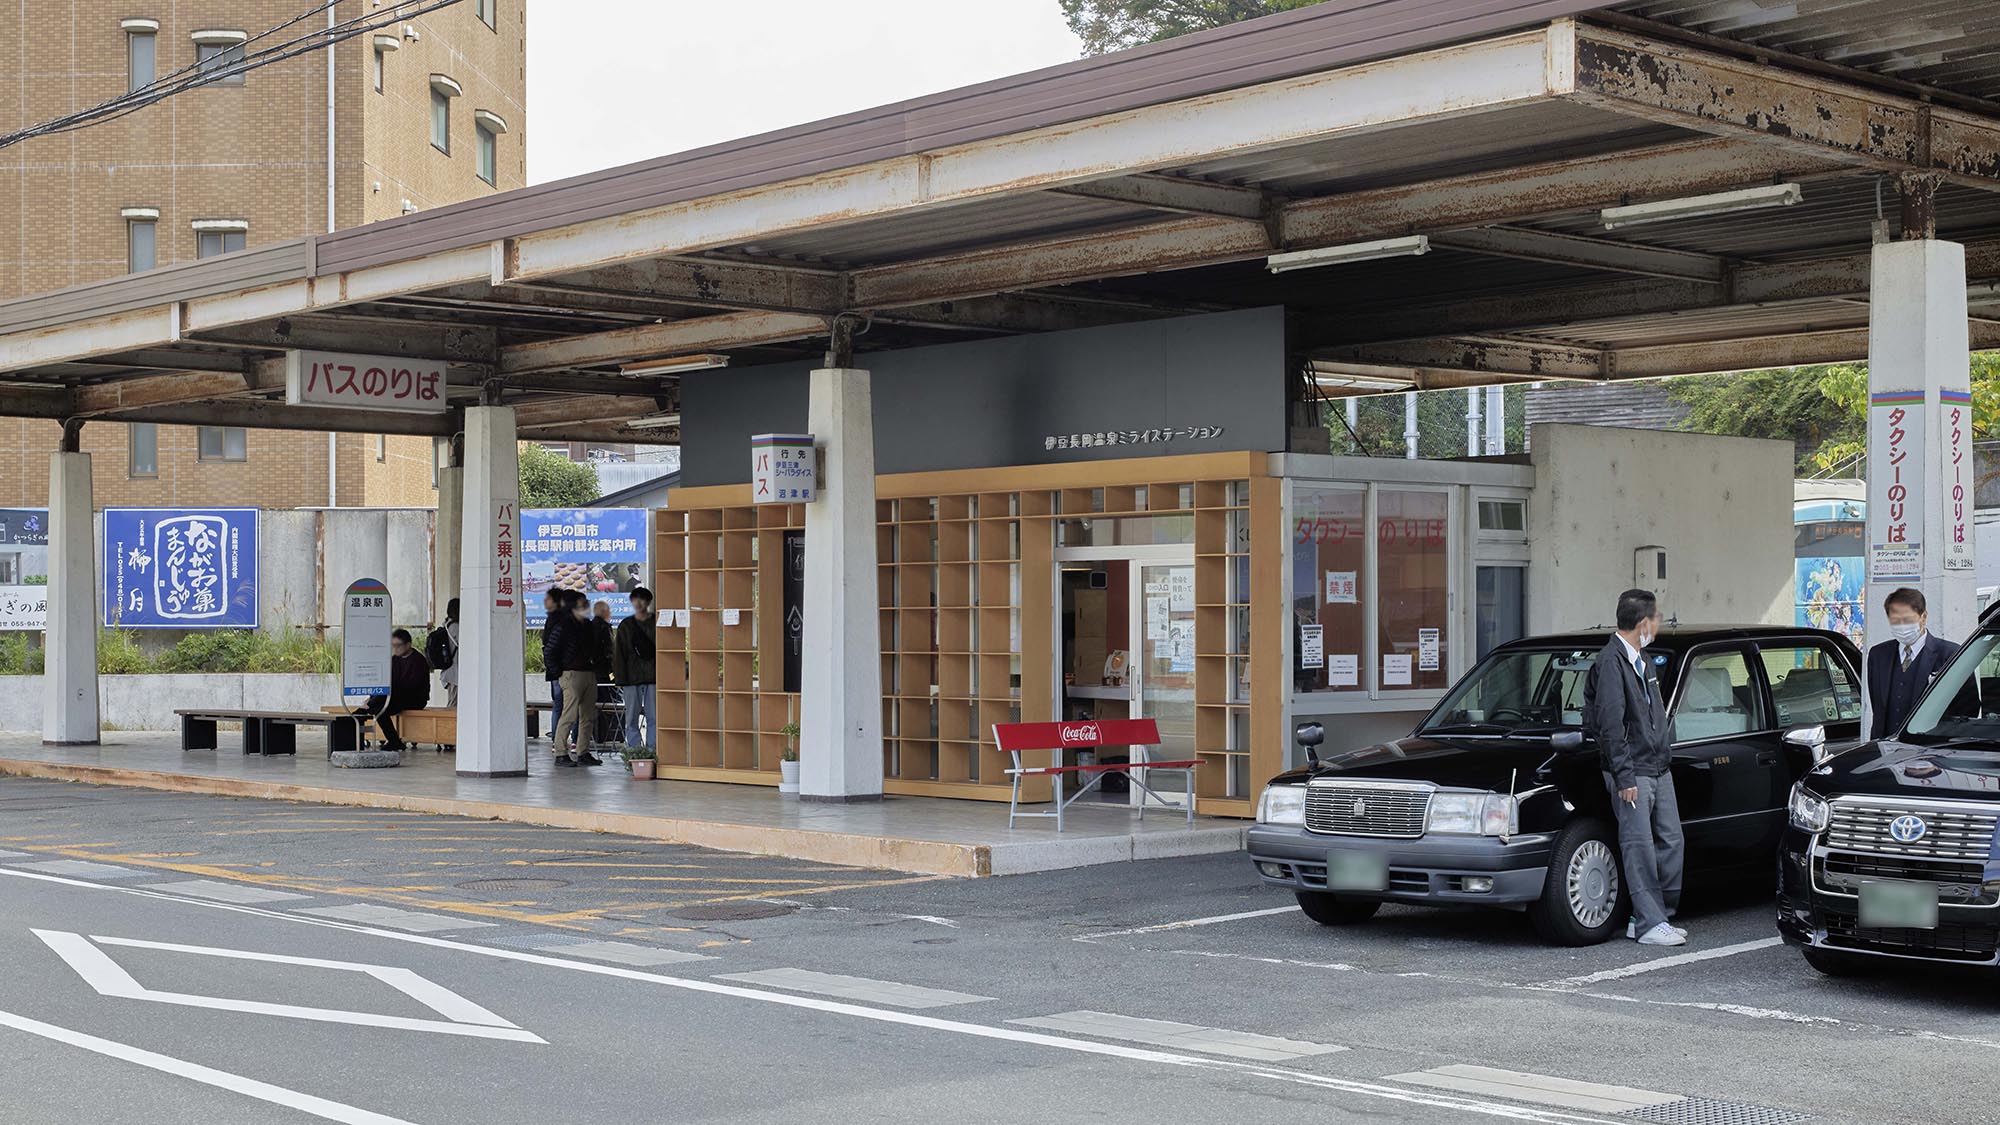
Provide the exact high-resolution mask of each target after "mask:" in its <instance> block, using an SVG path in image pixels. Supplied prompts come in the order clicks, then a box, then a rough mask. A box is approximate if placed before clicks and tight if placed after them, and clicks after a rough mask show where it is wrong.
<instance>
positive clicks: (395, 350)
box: [196, 313, 498, 365]
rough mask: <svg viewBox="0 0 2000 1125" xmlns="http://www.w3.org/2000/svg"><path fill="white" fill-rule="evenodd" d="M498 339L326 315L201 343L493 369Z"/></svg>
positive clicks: (227, 331)
mask: <svg viewBox="0 0 2000 1125" xmlns="http://www.w3.org/2000/svg"><path fill="white" fill-rule="evenodd" d="M497 338H498V337H497V335H496V334H495V332H494V331H493V329H491V328H467V327H462V326H454V325H440V324H425V323H420V322H416V321H391V322H383V321H379V320H368V321H356V320H352V319H348V318H343V317H341V316H339V315H338V314H326V313H322V314H318V315H314V316H310V317H307V316H294V317H282V318H274V319H272V320H267V321H260V322H257V323H253V324H239V325H235V326H232V327H229V328H216V329H212V330H209V331H206V332H203V333H201V335H200V339H199V340H198V341H196V342H197V343H199V344H201V345H204V346H208V347H214V346H217V345H227V346H230V347H240V348H254V349H257V350H259V351H285V350H287V349H290V348H306V349H313V350H324V351H342V352H365V353H368V354H371V355H399V356H408V357H410V358H411V359H430V360H441V361H443V362H446V363H465V364H487V365H490V364H491V363H492V362H493V359H494V352H495V350H496V340H497Z"/></svg>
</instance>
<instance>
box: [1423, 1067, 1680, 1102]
mask: <svg viewBox="0 0 2000 1125" xmlns="http://www.w3.org/2000/svg"><path fill="white" fill-rule="evenodd" d="M1385 1081H1389V1082H1410V1083H1414V1084H1416V1085H1419V1086H1435V1087H1437V1088H1439V1089H1443V1090H1456V1091H1458V1092H1459V1093H1463V1094H1488V1095H1491V1096H1493V1097H1498V1098H1511V1099H1513V1100H1515V1101H1523V1102H1535V1103H1538V1104H1541V1105H1552V1106H1555V1107H1557V1108H1559V1109H1577V1110H1584V1111H1586V1112H1590V1113H1628V1112H1630V1111H1632V1110H1635V1109H1647V1108H1650V1107H1653V1106H1662V1105H1671V1104H1673V1103H1674V1102H1684V1101H1686V1100H1687V1097H1686V1095H1683V1094H1661V1093H1656V1092H1655V1091H1652V1090H1635V1089H1633V1088H1632V1087H1630V1086H1606V1085H1603V1084H1601V1083H1597V1082H1578V1081H1575V1080H1573V1079H1569V1078H1552V1077H1550V1076H1549V1075H1546V1074H1526V1073H1523V1072H1521V1071H1518V1070H1500V1069H1498V1068H1497V1067H1490V1066H1440V1067H1434V1068H1432V1069H1430V1070H1424V1071H1418V1072H1416V1073H1414V1074H1392V1075H1390V1076H1389V1077H1388V1078H1387V1079H1385Z"/></svg>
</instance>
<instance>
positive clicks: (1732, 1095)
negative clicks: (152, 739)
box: [0, 780, 2000, 1125]
mask: <svg viewBox="0 0 2000 1125" xmlns="http://www.w3.org/2000/svg"><path fill="white" fill-rule="evenodd" d="M1769 913H1770V905H1769V902H1768V899H1767V897H1766V896H1764V895H1763V894H1762V893H1761V892H1760V891H1759V890H1758V889H1757V888H1754V887H1728V888H1713V889H1709V890H1708V893H1705V894H1701V895H1699V896H1697V897H1696V898H1695V899H1694V900H1693V901H1692V902H1690V903H1689V909H1688V910H1687V911H1686V912H1685V914H1684V920H1685V924H1686V925H1687V926H1688V927H1689V929H1690V930H1691V931H1692V932H1693V940H1692V942H1691V943H1690V945H1689V946H1688V947H1686V948H1685V949H1681V950H1656V949H1642V948H1640V947H1638V946H1636V945H1634V944H1631V943H1629V942H1622V941H1619V942H1612V943H1610V944H1607V945H1604V946H1599V947H1595V948H1591V949H1585V950H1552V949H1548V948H1545V947H1543V946H1541V945H1539V944H1538V943H1537V942H1536V940H1535V939H1534V937H1533V935H1532V934H1531V933H1530V932H1529V930H1528V928H1527V926H1526V924H1525V922H1524V921H1523V920H1522V919H1521V918H1520V917H1518V916H1515V915H1505V914H1484V913H1466V914H1447V913H1439V912H1430V911H1419V910H1406V909H1389V910H1385V911H1384V912H1383V913H1382V914H1380V915H1378V916H1377V918H1376V919H1375V920H1374V921H1372V922H1370V923H1367V924H1365V925H1362V926H1359V927H1353V928H1346V929H1338V930H1336V929H1328V928H1323V927H1320V926H1317V925H1314V924H1313V923H1311V922H1310V921H1308V920H1307V919H1305V918H1304V917H1303V916H1302V915H1300V914H1299V913H1298V912H1297V911H1296V910H1294V909H1290V908H1289V900H1288V899H1286V898H1285V897H1283V896H1281V895H1277V894H1275V893H1272V892H1268V891H1265V890H1263V889H1262V888H1260V887H1258V886H1257V885H1256V884H1255V882H1254V880H1253V879H1252V877H1251V875H1250V872H1249V870H1248V866H1247V864H1246V863H1245V862H1244V861H1243V860H1242V859H1241V858H1240V857H1203V858H1195V859H1186V860H1163V861H1156V862H1152V863H1146V864H1131V865H1121V866H1115V867H1100V868H1087V869H1082V870H1078V871H1072V872H1059V873H1052V874H1043V875H1032V876H1021V877H1015V878H1005V879H987V880H977V881H966V880H947V879H919V878H916V877H912V876H907V875H898V874H894V873H888V872H859V871H854V870H851V869H843V868H831V867H824V866H821V865H815V864H809V863H801V862H799V861H794V860H782V859H768V858H761V857H751V856H736V855H725V854H721V853H715V852H705V851H701V850H699V849H693V848H681V847H673V846H668V845H660V844H652V843H647V842H644V841H637V840H628V839H622V838H617V837H608V836H599V835H591V834H588V833H577V832H569V831H564V830H560V829H545V828H535V827H530V826H521V825H509V824H498V823H493V822H484V821H467V820H459V819H452V818H442V817H427V816H421V815H417V814H405V813H395V812H384V811H375V810H356V809H343V808H329V807H323V806H312V805H285V804H274V803H269V802H257V801H243V800H233V799H228V798H215V797H199V796H181V795H171V794H161V793H149V792H144V791H136V790H117V789H102V788H93V787H88V786H73V785H63V784H59V783H50V782H35V781H21V780H0V965H4V966H6V968H7V970H8V971H6V972H5V973H0V1058H4V1059H5V1060H6V1064H5V1065H4V1067H0V1075H5V1076H6V1078H5V1089H4V1092H0V1121H8V1122H13V1121H21V1122H47V1121H56V1120H64V1121H83V1122H127V1121H130V1122H180V1121H201V1122H234V1121H258V1122H265V1121H285V1120H302V1121H303V1120H313V1119H315V1118H317V1119H324V1120H335V1121H349V1122H383V1121H408V1122H459V1121H465V1122H472V1121H479V1122H513V1121H522V1122H529V1121H551V1122H569V1121H594V1120H607V1121H632V1120H640V1121H648V1120H659V1121H666V1120H673V1121H743V1122H750V1121H771V1120H781V1119H782V1120H791V1121H822V1120H832V1119H842V1120H849V1121H856V1122H873V1121H918V1120H922V1121H935V1120H977V1121H986V1120H994V1121H998V1120H1034V1121H1050V1120H1056V1121H1065V1122H1066V1121H1156V1122H1157V1121H1188V1120H1250V1119H1265V1120H1270V1119H1303V1120H1311V1121H1314V1122H1319V1121H1350V1120H1353V1121H1362V1120H1366V1121H1396V1122H1431V1121H1461V1120H1463V1121H1477V1120H1530V1121H1610V1122H1625V1121H1662V1122H1690V1123H1704V1122H1716V1123H1722V1122H1731V1123H1736V1122H1743V1123H1750V1125H1761V1123H1770V1125H1778V1123H1782V1122H1789V1121H1802V1120H1810V1121H1815V1122H1848V1121H1851V1122H1879V1121H1923V1122H1992V1121H1996V1120H2000V1109H1996V1108H1995V1107H1996V1106H2000V1077H1995V1074H1996V1067H1995V1063H1996V1061H2000V1054H1996V1053H1995V1052H1996V1051H2000V990H1996V987H1995V985H1996V983H2000V982H1995V981H1992V980H1989V979H1987V978H1984V977H1978V976H1967V975H1964V974H1948V975H1936V974H1911V973H1904V974H1891V975H1885V976H1879V977H1875V978H1871V979H1866V980H1862V981H1858V982H1857V981H1833V980H1828V979H1824V978H1820V977H1818V976H1817V975H1815V974H1814V973H1812V971H1811V970H1809V969H1808V968H1807V967H1806V966H1805V965H1804V963H1803V962H1802V961H1801V960H1800V959H1799V958H1798V956H1797V955H1796V954H1795V953H1794V952H1792V951H1790V950H1787V949H1784V948H1783V947H1780V946H1776V945H1775V944H1773V943H1772V940H1771V939H1772V930H1771V927H1770V922H1769Z"/></svg>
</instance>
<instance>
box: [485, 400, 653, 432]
mask: <svg viewBox="0 0 2000 1125" xmlns="http://www.w3.org/2000/svg"><path fill="white" fill-rule="evenodd" d="M662 409H664V408H663V407H662V406H661V405H660V401H659V400H658V399H656V398H653V397H651V396H644V395H628V396H625V397H620V398H613V397H608V396H603V395H598V396H593V397H590V398H583V399H576V398H551V399H540V400H535V401H529V402H521V403H516V404H514V428H515V429H518V430H521V431H522V432H524V433H525V432H529V431H535V430H547V429H553V428H557V427H561V426H568V425H573V424H587V423H592V422H620V423H623V422H627V421H630V420H631V419H633V418H643V417H645V416H646V415H648V414H658V413H660V411H661V410H662Z"/></svg>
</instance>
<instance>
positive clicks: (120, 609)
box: [104, 508, 257, 629]
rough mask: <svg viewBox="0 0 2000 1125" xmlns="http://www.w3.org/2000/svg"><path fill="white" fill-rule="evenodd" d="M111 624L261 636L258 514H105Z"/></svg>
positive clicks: (107, 610) (163, 510) (128, 510)
mask: <svg viewBox="0 0 2000 1125" xmlns="http://www.w3.org/2000/svg"><path fill="white" fill-rule="evenodd" d="M104 624H105V625H107V626H110V627H113V628H118V629H255V628H256V627H257V509H255V508H202V509H182V508H106V509H104Z"/></svg>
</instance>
